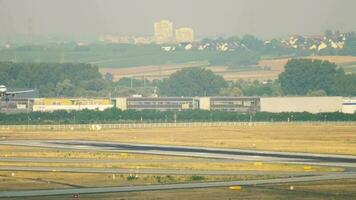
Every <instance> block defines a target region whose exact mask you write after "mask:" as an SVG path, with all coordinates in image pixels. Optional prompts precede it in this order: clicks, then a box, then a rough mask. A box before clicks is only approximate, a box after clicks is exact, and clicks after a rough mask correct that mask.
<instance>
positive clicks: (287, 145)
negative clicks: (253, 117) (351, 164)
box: [0, 124, 356, 155]
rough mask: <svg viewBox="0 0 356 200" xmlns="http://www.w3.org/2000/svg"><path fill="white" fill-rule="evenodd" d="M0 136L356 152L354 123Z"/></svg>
mask: <svg viewBox="0 0 356 200" xmlns="http://www.w3.org/2000/svg"><path fill="white" fill-rule="evenodd" d="M0 138H2V139H79V140H101V141H117V142H134V143H150V144H172V145H187V146H209V147H224V148H243V149H257V150H272V151H290V152H311V153H330V154H349V155H356V126H355V125H332V124H329V125H327V124H326V125H311V124H290V125H286V124H285V125H278V124H276V125H273V124H272V125H256V126H252V127H247V126H237V127H190V128H151V129H120V130H104V131H72V132H70V131H68V132H55V131H8V130H6V131H0Z"/></svg>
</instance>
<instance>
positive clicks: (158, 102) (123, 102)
mask: <svg viewBox="0 0 356 200" xmlns="http://www.w3.org/2000/svg"><path fill="white" fill-rule="evenodd" d="M115 102H116V104H115V105H116V107H117V108H118V109H120V110H159V111H169V110H175V111H181V110H192V109H199V107H198V103H197V101H196V100H195V99H194V98H193V97H128V98H117V99H115Z"/></svg>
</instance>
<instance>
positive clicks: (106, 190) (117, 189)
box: [0, 173, 356, 198]
mask: <svg viewBox="0 0 356 200" xmlns="http://www.w3.org/2000/svg"><path fill="white" fill-rule="evenodd" d="M349 178H356V174H355V173H342V174H331V175H322V176H305V177H294V178H277V179H266V180H250V181H231V182H205V183H185V184H164V185H144V186H124V187H100V188H75V189H51V190H23V191H3V192H0V198H9V197H23V198H25V197H33V196H54V195H72V194H97V193H114V192H138V191H152V190H173V189H195V188H209V187H229V186H237V185H238V186H251V185H261V184H277V183H295V182H309V181H322V180H336V179H349Z"/></svg>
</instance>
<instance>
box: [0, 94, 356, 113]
mask: <svg viewBox="0 0 356 200" xmlns="http://www.w3.org/2000/svg"><path fill="white" fill-rule="evenodd" d="M113 107H116V108H118V109H121V110H158V111H183V110H198V109H200V110H212V111H228V112H239V113H256V112H272V113H281V112H309V113H325V112H343V113H350V114H352V113H355V112H356V98H351V97H120V98H100V99H88V98H30V99H24V98H19V99H17V98H15V99H11V100H10V101H8V102H6V101H1V102H0V112H6V113H16V112H32V111H38V112H53V111H57V110H67V111H71V110H85V109H88V110H98V111H103V110H105V109H109V108H113Z"/></svg>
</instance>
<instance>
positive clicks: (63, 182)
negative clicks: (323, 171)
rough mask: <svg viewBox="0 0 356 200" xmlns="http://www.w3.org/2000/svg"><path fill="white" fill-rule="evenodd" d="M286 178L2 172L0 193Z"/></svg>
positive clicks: (271, 176)
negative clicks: (4, 191) (5, 191)
mask: <svg viewBox="0 0 356 200" xmlns="http://www.w3.org/2000/svg"><path fill="white" fill-rule="evenodd" d="M275 177H283V176H276V175H204V176H196V175H166V174H160V175H157V174H156V175H155V174H135V173H133V174H100V173H71V172H21V171H18V172H11V171H1V172H0V191H1V190H19V189H54V188H81V187H108V186H127V185H151V184H173V183H192V182H202V181H209V182H211V181H235V180H236V181H238V180H253V179H261V178H262V179H268V178H275Z"/></svg>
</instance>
